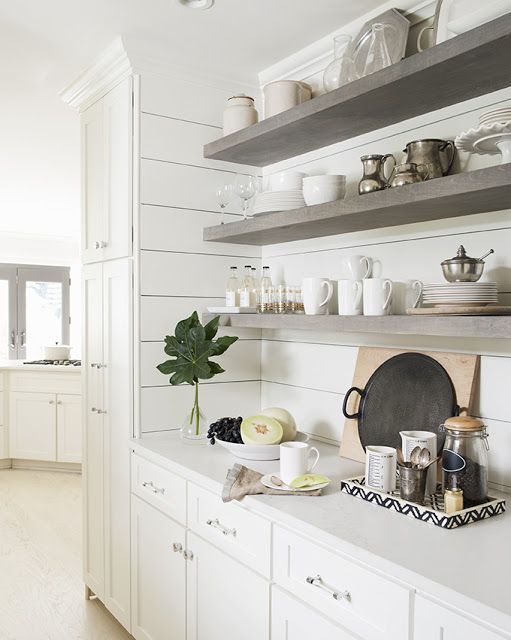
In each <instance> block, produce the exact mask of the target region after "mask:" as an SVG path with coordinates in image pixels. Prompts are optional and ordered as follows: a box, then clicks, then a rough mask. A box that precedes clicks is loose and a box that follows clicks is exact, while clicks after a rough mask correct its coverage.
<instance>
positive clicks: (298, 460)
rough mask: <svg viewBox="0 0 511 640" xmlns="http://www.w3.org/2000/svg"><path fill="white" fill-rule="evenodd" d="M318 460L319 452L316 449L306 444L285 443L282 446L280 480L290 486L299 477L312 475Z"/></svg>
mask: <svg viewBox="0 0 511 640" xmlns="http://www.w3.org/2000/svg"><path fill="white" fill-rule="evenodd" d="M312 457H314V459H313V460H312ZM318 460H319V451H318V450H317V449H316V447H311V446H310V445H308V444H307V443H306V442H283V443H282V444H281V445H280V478H281V479H282V480H283V482H285V483H286V484H287V485H289V484H291V482H293V480H294V479H295V478H298V476H303V475H305V474H306V473H310V472H311V471H312V470H313V469H314V467H315V466H316V465H317V463H318Z"/></svg>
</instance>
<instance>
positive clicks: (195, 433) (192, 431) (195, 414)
mask: <svg viewBox="0 0 511 640" xmlns="http://www.w3.org/2000/svg"><path fill="white" fill-rule="evenodd" d="M207 434H208V419H207V418H206V416H205V414H204V413H203V412H202V410H201V408H200V406H199V383H198V382H196V383H195V399H194V403H193V407H192V410H191V411H190V413H189V414H188V415H187V416H186V418H185V419H184V421H183V424H182V425H181V437H182V438H183V440H184V441H185V442H187V443H189V444H206V442H207Z"/></svg>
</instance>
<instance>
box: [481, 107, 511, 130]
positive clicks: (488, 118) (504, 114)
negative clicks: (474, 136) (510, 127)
mask: <svg viewBox="0 0 511 640" xmlns="http://www.w3.org/2000/svg"><path fill="white" fill-rule="evenodd" d="M496 122H501V123H503V124H506V123H508V122H511V105H508V106H504V107H497V108H496V109H490V111H485V112H484V113H483V114H481V115H480V116H479V124H480V126H482V127H483V126H486V125H490V124H495V123H496Z"/></svg>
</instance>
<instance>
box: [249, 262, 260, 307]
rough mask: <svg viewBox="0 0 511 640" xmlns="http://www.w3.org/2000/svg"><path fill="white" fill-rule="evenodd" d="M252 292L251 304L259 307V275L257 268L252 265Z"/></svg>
mask: <svg viewBox="0 0 511 640" xmlns="http://www.w3.org/2000/svg"><path fill="white" fill-rule="evenodd" d="M251 271H252V292H251V294H250V306H251V307H257V292H258V291H259V278H258V277H257V269H256V268H255V267H252V269H251Z"/></svg>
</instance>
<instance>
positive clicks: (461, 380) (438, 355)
mask: <svg viewBox="0 0 511 640" xmlns="http://www.w3.org/2000/svg"><path fill="white" fill-rule="evenodd" d="M406 351H407V350H405V349H377V348H372V347H360V349H359V350H358V357H357V364H356V366H355V373H354V375H353V383H352V386H353V387H358V388H359V389H364V387H365V386H366V384H367V382H368V380H369V378H370V377H371V375H372V374H373V372H374V371H375V370H376V369H377V368H378V367H379V366H380V365H381V364H383V363H384V362H385V361H386V360H388V359H389V358H392V357H393V356H396V355H398V354H400V353H406ZM413 351H414V353H424V354H425V355H427V356H430V357H431V358H434V359H435V360H436V361H437V362H439V363H440V364H441V365H442V366H443V367H444V369H445V370H446V371H447V373H448V374H449V376H450V378H451V380H452V383H453V385H454V388H455V390H456V401H457V403H458V405H459V406H460V410H461V412H462V413H467V414H469V415H470V414H471V411H472V403H473V396H474V387H475V383H476V377H477V374H478V372H479V356H478V355H472V354H466V353H443V352H441V351H418V350H413ZM359 401H360V396H359V394H358V393H353V394H352V395H351V398H350V403H349V405H348V413H356V412H357V411H358V404H359ZM413 428H414V427H413V425H409V426H408V429H410V430H413ZM339 454H340V455H341V456H342V457H343V458H349V459H351V460H356V461H358V462H365V452H364V448H363V447H362V444H361V443H360V438H359V435H358V421H357V420H350V419H348V418H346V419H345V422H344V432H343V436H342V441H341V448H340V451H339Z"/></svg>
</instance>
